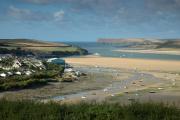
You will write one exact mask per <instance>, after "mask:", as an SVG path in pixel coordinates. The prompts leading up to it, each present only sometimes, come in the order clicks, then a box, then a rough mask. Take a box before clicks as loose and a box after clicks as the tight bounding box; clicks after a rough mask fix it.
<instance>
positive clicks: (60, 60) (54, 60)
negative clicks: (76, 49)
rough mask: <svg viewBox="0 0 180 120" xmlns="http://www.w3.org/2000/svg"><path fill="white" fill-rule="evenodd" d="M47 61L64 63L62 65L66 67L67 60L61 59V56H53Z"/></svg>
mask: <svg viewBox="0 0 180 120" xmlns="http://www.w3.org/2000/svg"><path fill="white" fill-rule="evenodd" d="M47 62H51V63H54V64H58V65H62V66H64V67H65V60H63V59H60V58H51V59H48V60H47Z"/></svg>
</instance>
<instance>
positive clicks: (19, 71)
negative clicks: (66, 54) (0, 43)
mask: <svg viewBox="0 0 180 120" xmlns="http://www.w3.org/2000/svg"><path fill="white" fill-rule="evenodd" d="M85 75H86V74H85V73H81V72H80V71H77V70H74V69H73V67H72V66H71V65H69V64H67V63H66V62H65V60H63V59H61V58H49V59H37V58H35V57H34V58H33V57H31V58H29V57H17V56H12V55H9V54H6V55H0V81H1V83H0V87H2V88H3V89H5V90H6V88H7V87H6V88H4V86H7V83H8V84H11V82H10V81H13V83H14V84H15V85H14V86H20V85H17V84H22V83H20V82H27V81H29V80H31V81H32V80H33V81H38V80H43V81H46V82H47V81H48V80H51V79H52V80H55V81H58V82H74V81H78V80H79V77H80V76H85ZM23 84H24V83H23ZM12 87H13V86H12ZM9 88H11V87H8V89H9Z"/></svg>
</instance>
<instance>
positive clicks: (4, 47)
mask: <svg viewBox="0 0 180 120" xmlns="http://www.w3.org/2000/svg"><path fill="white" fill-rule="evenodd" d="M0 49H1V50H0V54H15V55H27V54H30V55H38V56H46V57H47V56H68V55H83V54H87V53H88V52H87V50H85V49H82V48H79V47H76V46H71V45H67V44H63V43H55V42H44V41H38V40H30V39H0Z"/></svg>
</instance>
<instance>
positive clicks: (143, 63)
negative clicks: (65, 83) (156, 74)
mask: <svg viewBox="0 0 180 120" xmlns="http://www.w3.org/2000/svg"><path fill="white" fill-rule="evenodd" d="M64 60H65V61H66V62H67V63H70V64H78V65H87V66H94V67H109V68H120V69H127V70H141V71H164V72H179V71H180V61H178V60H156V59H137V58H113V57H101V56H93V55H89V56H83V57H77V58H73V57H71V58H64ZM179 73H180V72H179Z"/></svg>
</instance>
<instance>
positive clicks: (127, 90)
mask: <svg viewBox="0 0 180 120" xmlns="http://www.w3.org/2000/svg"><path fill="white" fill-rule="evenodd" d="M65 60H66V62H67V63H69V64H71V65H72V66H73V67H74V68H73V69H76V70H78V71H81V72H83V73H87V76H84V77H80V78H79V81H77V82H72V83H61V82H56V83H49V84H48V85H47V86H42V87H40V88H36V89H33V88H31V89H24V90H19V91H7V92H3V93H0V97H1V98H3V97H4V98H7V99H12V100H15V99H30V100H31V99H33V100H34V99H35V100H40V101H43V102H46V101H49V100H53V101H57V102H60V103H76V102H80V101H86V102H91V101H96V102H102V101H107V102H120V103H122V104H126V103H131V102H132V101H134V100H136V101H139V102H147V101H153V102H164V103H170V104H174V103H175V104H176V105H178V106H179V105H180V95H179V92H180V61H169V60H168V61H167V60H147V59H128V58H110V57H100V56H85V57H78V58H65Z"/></svg>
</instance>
